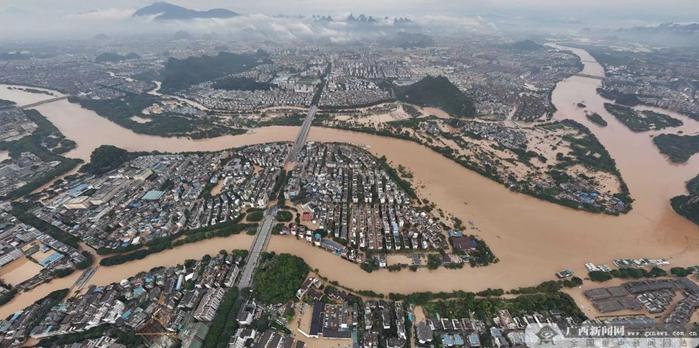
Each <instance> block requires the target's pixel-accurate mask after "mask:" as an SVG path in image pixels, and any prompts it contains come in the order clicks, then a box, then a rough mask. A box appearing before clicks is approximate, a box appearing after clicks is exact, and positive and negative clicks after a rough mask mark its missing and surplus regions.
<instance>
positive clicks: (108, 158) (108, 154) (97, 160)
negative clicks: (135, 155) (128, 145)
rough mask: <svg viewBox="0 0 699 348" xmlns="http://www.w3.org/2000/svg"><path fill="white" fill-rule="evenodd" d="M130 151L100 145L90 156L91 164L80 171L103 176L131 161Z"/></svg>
mask: <svg viewBox="0 0 699 348" xmlns="http://www.w3.org/2000/svg"><path fill="white" fill-rule="evenodd" d="M131 157H132V156H131V155H130V154H129V152H128V151H126V150H124V149H121V148H118V147H116V146H112V145H100V147H98V148H96V149H95V150H94V151H92V153H91V154H90V163H87V164H85V165H84V166H82V168H80V171H82V172H86V173H90V174H95V175H102V174H104V173H108V172H110V171H112V170H114V169H117V168H119V167H120V166H121V165H122V164H124V163H125V162H126V161H129V160H130V159H131Z"/></svg>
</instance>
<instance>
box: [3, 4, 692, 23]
mask: <svg viewBox="0 0 699 348" xmlns="http://www.w3.org/2000/svg"><path fill="white" fill-rule="evenodd" d="M152 2H153V1H149V0H0V8H8V7H17V8H20V9H26V10H30V11H33V12H49V11H50V12H60V13H71V12H81V11H90V10H104V9H110V8H111V9H123V8H137V7H141V6H144V5H147V4H149V3H152ZM170 2H172V3H176V4H179V5H182V6H186V7H190V8H198V9H205V8H211V7H223V8H228V9H230V10H233V11H237V12H242V13H266V14H273V15H276V14H296V15H299V14H310V13H329V14H333V13H345V12H354V13H361V12H364V13H372V14H379V15H385V14H386V15H389V14H413V15H417V14H426V13H429V14H451V15H454V14H458V15H478V14H498V13H504V14H507V15H516V14H518V13H521V14H523V15H536V14H540V15H547V14H551V15H557V16H569V17H583V16H598V17H619V18H629V19H646V20H648V19H652V18H657V19H658V20H659V21H663V20H671V19H676V20H684V21H686V20H699V1H698V0H171V1H170Z"/></svg>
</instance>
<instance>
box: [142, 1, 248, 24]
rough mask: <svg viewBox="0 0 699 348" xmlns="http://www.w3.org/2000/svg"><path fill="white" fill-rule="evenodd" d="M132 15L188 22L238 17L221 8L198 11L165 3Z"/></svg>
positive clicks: (151, 6)
mask: <svg viewBox="0 0 699 348" xmlns="http://www.w3.org/2000/svg"><path fill="white" fill-rule="evenodd" d="M133 15H134V17H142V16H155V19H156V20H173V19H179V20H189V19H197V18H231V17H235V16H238V13H235V12H233V11H230V10H226V9H223V8H214V9H210V10H206V11H198V10H192V9H188V8H185V7H182V6H177V5H173V4H170V3H167V2H156V3H153V4H150V5H148V6H146V7H142V8H140V9H138V10H137V11H136V12H134V14H133Z"/></svg>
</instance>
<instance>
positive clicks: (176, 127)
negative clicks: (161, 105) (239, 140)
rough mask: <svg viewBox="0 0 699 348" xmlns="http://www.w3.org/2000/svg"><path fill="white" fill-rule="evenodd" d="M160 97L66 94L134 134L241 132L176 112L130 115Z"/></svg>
mask: <svg viewBox="0 0 699 348" xmlns="http://www.w3.org/2000/svg"><path fill="white" fill-rule="evenodd" d="M160 100H161V99H160V97H158V96H153V95H149V94H134V93H126V94H125V95H124V96H122V97H119V98H115V99H86V98H77V97H70V98H69V101H70V102H72V103H78V104H80V106H82V107H84V108H86V109H90V110H93V111H95V112H96V113H97V114H98V115H100V116H102V117H104V118H107V119H109V120H110V121H112V122H114V123H116V124H118V125H120V126H122V127H124V128H128V129H131V130H133V131H134V132H136V133H141V134H149V135H159V136H182V137H190V138H193V139H201V138H212V137H216V136H221V135H225V134H233V135H236V134H242V133H244V132H245V131H244V130H242V129H236V128H229V127H225V126H220V125H217V124H213V123H212V122H211V121H210V120H207V119H206V118H201V117H190V116H188V115H184V114H179V113H171V112H167V113H162V114H150V115H148V116H147V118H148V120H149V121H148V122H145V123H139V122H136V121H134V120H132V119H131V118H132V117H133V116H142V111H143V110H144V109H146V108H148V107H150V106H151V105H153V104H156V103H158V102H159V101H160Z"/></svg>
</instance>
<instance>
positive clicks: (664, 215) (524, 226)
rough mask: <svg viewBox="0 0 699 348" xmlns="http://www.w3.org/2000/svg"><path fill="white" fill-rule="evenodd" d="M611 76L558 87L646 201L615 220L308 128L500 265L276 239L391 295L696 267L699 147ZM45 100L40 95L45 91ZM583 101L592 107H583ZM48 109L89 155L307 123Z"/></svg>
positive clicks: (280, 136)
mask: <svg viewBox="0 0 699 348" xmlns="http://www.w3.org/2000/svg"><path fill="white" fill-rule="evenodd" d="M575 53H576V54H578V55H579V56H581V59H582V61H583V62H584V63H585V69H584V71H583V73H584V74H587V75H592V76H602V74H603V70H602V68H601V66H600V65H599V64H597V63H596V62H595V61H594V59H593V58H592V57H591V56H589V54H587V52H585V51H582V50H575ZM600 83H601V81H600V80H599V79H593V78H589V77H582V76H574V77H571V78H569V79H566V80H564V81H562V82H560V83H559V84H558V86H557V88H556V89H555V91H554V93H553V96H552V99H553V103H554V104H555V105H556V107H557V108H558V112H557V113H556V115H555V118H556V119H565V118H571V119H574V120H576V121H578V122H580V123H582V124H584V125H586V126H587V127H589V128H590V129H591V130H592V132H594V133H595V134H596V135H597V137H598V138H599V140H600V142H602V143H603V144H604V145H605V146H606V147H607V149H608V150H609V152H610V154H611V155H612V157H613V158H614V159H616V161H617V164H618V167H619V169H620V171H621V173H622V176H623V178H624V179H625V180H626V182H627V184H628V185H629V189H630V191H631V195H632V197H633V198H634V199H635V202H634V209H633V210H632V211H631V212H630V213H628V214H626V215H622V216H619V217H615V216H606V215H598V214H592V213H586V212H582V211H577V210H573V209H569V208H564V207H561V206H558V205H555V204H552V203H548V202H545V201H542V200H538V199H535V198H532V197H529V196H526V195H523V194H519V193H514V192H512V191H509V190H508V189H506V188H505V187H503V186H502V185H500V184H498V183H496V182H494V181H491V180H489V179H487V178H485V177H483V176H480V175H479V174H476V173H475V172H472V171H469V170H467V169H465V168H463V167H461V166H460V165H458V164H456V163H455V162H453V161H451V160H449V159H447V158H445V157H443V156H441V155H439V154H438V153H436V152H434V151H432V150H430V149H428V148H426V147H424V146H421V145H418V144H416V143H413V142H409V141H404V140H399V139H393V138H385V137H379V136H373V135H369V134H362V133H355V132H348V131H342V130H336V129H327V128H317V127H314V128H312V129H311V131H310V134H309V140H310V141H340V142H349V143H354V144H357V145H366V146H367V147H368V149H369V150H370V151H371V152H372V153H374V154H376V155H377V156H382V155H385V156H386V157H387V158H388V159H389V161H391V162H392V163H393V164H394V165H398V164H401V165H403V166H405V167H406V168H408V169H409V170H410V171H411V172H412V173H413V176H414V179H413V180H414V186H415V187H416V188H418V192H419V195H420V196H421V197H423V198H426V199H428V200H429V201H431V202H434V203H435V204H436V206H437V207H439V208H441V209H443V210H444V211H445V212H448V213H451V214H453V215H454V216H457V217H459V218H461V219H462V220H463V221H464V222H469V221H473V222H474V223H475V224H476V225H477V226H478V227H479V229H480V230H479V231H473V230H468V231H467V233H473V234H478V235H480V236H481V237H482V238H484V239H485V241H486V242H487V243H488V245H489V246H490V247H491V249H492V250H493V251H494V253H495V254H496V256H497V257H498V258H499V259H500V262H499V263H497V264H495V265H491V266H488V267H482V268H475V269H474V268H470V267H465V268H464V269H462V270H448V269H444V268H442V269H439V270H435V271H429V270H426V269H424V270H419V271H418V272H411V271H409V270H403V271H401V272H393V273H389V272H388V271H385V270H382V271H378V272H374V273H366V272H364V271H362V270H361V269H360V268H359V267H358V266H357V265H355V264H352V263H349V262H347V261H344V260H342V259H340V258H338V257H335V256H333V255H331V254H330V253H327V252H324V251H322V250H320V249H318V248H314V247H312V246H310V245H308V244H305V243H304V242H301V241H297V240H295V239H293V238H292V237H284V236H274V237H273V238H272V240H271V242H270V245H269V249H271V250H273V251H276V252H288V253H292V254H295V255H298V256H301V257H303V258H304V259H305V260H306V262H308V263H309V264H310V266H311V268H317V269H318V270H319V272H320V273H321V274H322V275H323V276H325V277H327V278H329V279H330V280H336V281H338V282H339V283H340V284H342V285H344V286H347V287H349V288H352V289H356V290H363V289H366V290H373V291H377V292H384V293H388V292H404V293H405V292H413V291H427V290H431V291H450V290H457V289H462V290H483V289H485V288H488V287H490V288H503V289H511V288H516V287H520V286H531V285H535V284H537V283H539V282H541V281H544V280H550V279H553V278H554V273H555V272H556V271H559V270H561V269H563V268H570V269H572V270H573V271H575V272H576V273H577V274H578V275H579V276H583V275H584V274H585V273H586V272H585V270H584V266H583V265H584V263H586V262H594V263H606V264H611V260H612V259H614V258H623V257H651V258H660V257H664V258H668V259H669V260H670V262H671V264H672V265H681V266H687V265H692V264H695V263H696V262H697V260H699V227H698V226H696V225H694V224H692V223H691V222H689V221H687V220H686V219H684V218H682V217H680V216H678V215H677V214H675V213H674V211H672V209H671V207H670V205H669V199H670V198H671V197H673V196H675V195H677V194H680V193H682V192H684V182H685V181H686V180H687V179H689V178H691V177H693V176H694V175H696V174H699V156H694V157H693V158H691V159H690V161H689V162H688V163H686V164H684V165H675V164H671V163H670V162H669V161H668V160H667V159H666V158H665V157H663V156H662V155H661V154H660V152H659V151H658V150H657V149H656V148H655V146H654V145H653V143H652V138H651V137H650V135H651V134H653V133H633V132H631V131H630V130H628V129H627V128H626V127H625V126H623V125H622V124H621V123H619V122H618V121H617V120H616V119H615V118H614V117H612V116H611V115H609V114H608V113H607V112H606V111H605V110H604V107H603V103H604V102H605V100H604V99H603V98H601V97H600V96H598V95H597V93H596V88H597V87H598V86H599V84H600ZM0 87H2V86H0ZM9 92H15V91H8V90H7V89H6V88H0V98H1V99H10V100H15V101H17V100H16V99H13V98H12V95H10V94H13V93H9ZM19 97H20V98H28V99H31V98H29V97H28V96H19ZM45 97H46V96H45V95H44V96H41V95H39V97H38V100H41V99H45ZM578 102H584V103H585V104H586V105H587V108H586V109H582V108H578V107H577V106H576V104H577V103H578ZM19 103H20V104H22V102H19ZM37 109H38V110H39V111H41V112H42V114H44V115H45V116H46V117H47V118H48V119H49V120H51V122H53V123H54V124H55V125H56V126H57V127H58V128H59V129H60V130H61V132H63V134H65V135H66V137H68V138H69V139H72V140H74V141H76V142H77V143H78V147H77V149H76V150H74V151H72V152H71V153H69V154H68V155H69V156H71V157H76V158H82V159H87V158H89V155H90V153H91V152H92V150H93V149H94V148H96V147H97V146H99V145H102V144H112V145H116V146H119V147H122V148H125V149H127V150H131V151H135V150H139V151H152V150H158V151H167V152H180V151H214V150H221V149H226V148H231V147H236V146H242V145H249V144H256V143H264V142H273V141H289V140H292V139H294V138H295V136H296V132H297V130H298V128H296V127H265V128H260V129H256V130H254V132H251V133H248V134H244V135H239V136H223V137H218V138H213V139H203V140H191V139H184V138H162V137H156V136H147V135H140V134H136V133H134V132H132V131H130V130H127V129H124V128H121V127H119V126H118V125H116V124H114V123H112V122H110V121H108V120H106V119H104V118H102V117H100V116H98V115H97V114H95V113H94V112H92V111H89V110H85V109H82V108H81V107H80V106H78V105H75V104H71V103H69V102H68V101H66V100H61V101H58V102H55V103H51V104H45V105H41V106H40V107H38V108H37ZM585 110H587V111H589V112H597V113H599V114H600V115H602V117H604V118H605V119H606V120H607V121H608V123H609V126H607V127H604V128H601V127H598V126H596V125H594V124H592V123H590V122H589V121H588V120H587V119H586V117H585V114H584V111H585ZM682 120H683V122H685V125H684V126H683V127H682V130H683V131H684V132H685V133H692V132H693V133H696V132H697V131H699V123H698V122H696V121H694V120H691V119H689V118H682ZM467 225H468V224H467ZM247 237H248V236H235V237H230V238H226V239H225V241H224V240H221V239H214V240H209V241H203V242H200V243H197V244H190V245H187V246H183V247H181V248H177V249H173V250H168V251H165V252H163V253H160V254H158V255H156V256H151V257H149V258H146V259H144V260H139V261H134V262H130V263H128V264H124V265H120V266H115V267H109V268H107V267H102V268H100V269H98V271H97V273H96V274H95V276H94V277H93V278H92V279H91V281H90V283H94V284H107V283H109V282H113V281H119V280H121V279H123V278H126V277H128V276H129V275H133V274H134V273H137V272H139V271H144V270H148V269H150V268H152V267H154V266H159V265H171V264H176V263H179V262H183V261H184V260H185V259H187V258H200V257H201V256H202V255H204V254H206V253H209V254H212V253H216V252H218V250H220V249H224V248H225V249H232V248H234V247H238V248H246V247H247V246H248V245H249V243H250V240H251V239H250V238H247ZM77 276H78V275H74V276H71V277H69V278H66V279H60V280H57V281H54V282H52V283H50V284H48V285H45V286H42V287H38V288H36V289H34V290H32V292H30V293H25V294H20V295H19V296H18V298H17V299H16V300H15V301H13V302H11V303H10V304H8V305H6V306H3V307H0V316H6V315H7V314H8V313H11V312H12V311H15V310H17V309H20V308H22V307H23V306H25V305H27V304H30V303H31V302H33V301H34V300H36V299H38V298H39V297H41V296H42V295H45V294H46V293H48V292H50V291H51V290H55V289H60V288H62V287H66V284H68V286H70V285H71V284H72V281H74V280H75V278H77ZM69 279H72V281H69Z"/></svg>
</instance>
